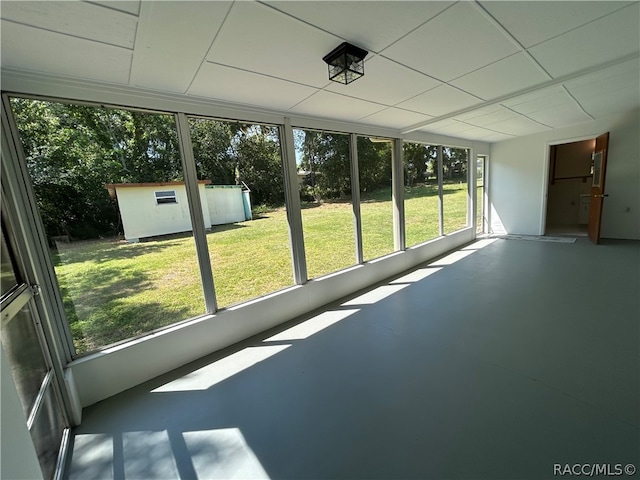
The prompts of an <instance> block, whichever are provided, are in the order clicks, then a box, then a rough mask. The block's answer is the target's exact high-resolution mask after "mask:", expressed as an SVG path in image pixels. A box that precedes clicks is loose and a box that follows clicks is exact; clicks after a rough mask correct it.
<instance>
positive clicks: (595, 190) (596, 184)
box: [587, 132, 609, 243]
mask: <svg viewBox="0 0 640 480" xmlns="http://www.w3.org/2000/svg"><path fill="white" fill-rule="evenodd" d="M608 149H609V132H607V133H604V134H602V135H600V136H599V137H598V138H596V147H595V151H594V153H593V184H592V185H591V200H590V202H589V226H588V229H587V232H588V234H589V239H590V240H591V241H592V242H593V243H600V223H601V221H602V203H603V201H604V198H605V197H607V196H608V195H607V194H606V193H604V188H605V174H606V171H607V152H608Z"/></svg>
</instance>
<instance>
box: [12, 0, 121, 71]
mask: <svg viewBox="0 0 640 480" xmlns="http://www.w3.org/2000/svg"><path fill="white" fill-rule="evenodd" d="M3 8H4V7H3ZM131 56H132V52H131V50H127V49H125V48H121V47H114V46H111V45H105V44H104V43H98V42H92V41H90V40H82V39H80V38H76V37H70V36H68V35H61V34H59V33H54V32H49V31H47V30H41V29H39V28H32V27H27V26H24V25H19V24H17V23H13V22H7V21H4V20H3V21H2V66H3V67H14V68H19V69H23V70H30V71H36V72H44V73H52V74H55V75H64V76H67V77H72V78H73V77H75V78H85V79H92V80H99V81H103V82H111V83H118V84H126V83H128V82H129V73H130V69H131ZM79 58H81V59H82V61H78V59H79Z"/></svg>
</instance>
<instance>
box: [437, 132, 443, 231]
mask: <svg viewBox="0 0 640 480" xmlns="http://www.w3.org/2000/svg"><path fill="white" fill-rule="evenodd" d="M442 173H443V162H442V145H438V221H439V225H440V227H439V228H440V236H441V237H442V236H443V235H444V201H443V200H444V198H443V194H442V180H443V179H442Z"/></svg>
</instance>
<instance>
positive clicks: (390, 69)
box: [327, 56, 442, 106]
mask: <svg viewBox="0 0 640 480" xmlns="http://www.w3.org/2000/svg"><path fill="white" fill-rule="evenodd" d="M364 72H365V75H364V76H363V77H362V78H359V79H358V81H357V82H353V83H350V84H349V85H342V84H339V83H336V82H331V85H330V86H329V87H328V88H327V90H329V91H332V92H335V93H342V94H344V95H349V96H351V97H356V98H360V99H362V100H370V101H372V102H377V103H383V104H385V105H390V106H391V105H395V104H396V103H399V102H401V101H403V100H406V99H407V98H411V97H414V96H415V95H418V94H419V93H422V92H424V91H426V90H429V89H431V88H434V87H437V86H438V85H441V84H442V83H441V82H438V81H437V80H434V79H432V78H430V77H427V76H426V75H423V74H421V73H418V72H416V71H414V70H410V69H408V68H407V67H403V66H402V65H398V64H397V63H394V62H392V61H390V60H387V59H386V58H383V57H380V56H375V57H373V58H371V59H370V60H368V61H366V62H365V66H364ZM399 78H401V79H402V81H401V82H399V81H398V79H399Z"/></svg>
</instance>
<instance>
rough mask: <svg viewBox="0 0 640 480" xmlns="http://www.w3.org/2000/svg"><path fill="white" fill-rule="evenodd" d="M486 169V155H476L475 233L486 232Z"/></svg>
mask: <svg viewBox="0 0 640 480" xmlns="http://www.w3.org/2000/svg"><path fill="white" fill-rule="evenodd" d="M486 169H487V157H485V156H483V155H478V157H477V158H476V233H488V232H489V228H488V221H487V213H486V204H487V202H486V188H487V187H486V173H487V172H486Z"/></svg>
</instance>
